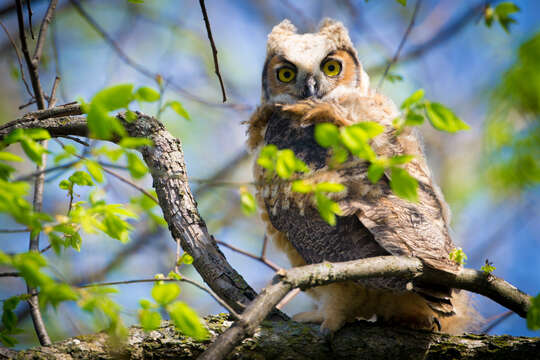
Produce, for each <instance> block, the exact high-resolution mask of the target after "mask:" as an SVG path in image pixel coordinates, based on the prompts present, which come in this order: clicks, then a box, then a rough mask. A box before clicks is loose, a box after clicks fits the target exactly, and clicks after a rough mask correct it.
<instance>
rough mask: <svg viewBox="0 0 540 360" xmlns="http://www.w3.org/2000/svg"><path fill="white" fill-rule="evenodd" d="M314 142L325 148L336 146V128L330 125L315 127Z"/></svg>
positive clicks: (337, 134) (324, 124)
mask: <svg viewBox="0 0 540 360" xmlns="http://www.w3.org/2000/svg"><path fill="white" fill-rule="evenodd" d="M315 141H317V143H318V144H319V145H321V146H322V147H325V148H327V147H330V146H333V145H336V144H338V143H339V130H338V128H337V126H336V125H334V124H330V123H322V124H317V125H315Z"/></svg>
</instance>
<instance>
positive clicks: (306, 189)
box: [291, 180, 315, 194]
mask: <svg viewBox="0 0 540 360" xmlns="http://www.w3.org/2000/svg"><path fill="white" fill-rule="evenodd" d="M291 189H292V191H294V192H297V193H301V194H309V193H311V192H313V191H314V190H315V187H314V186H313V184H310V183H308V182H306V181H305V180H295V181H293V183H292V186H291Z"/></svg>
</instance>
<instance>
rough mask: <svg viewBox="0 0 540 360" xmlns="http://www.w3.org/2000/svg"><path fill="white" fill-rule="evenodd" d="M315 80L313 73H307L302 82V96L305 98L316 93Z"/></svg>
mask: <svg viewBox="0 0 540 360" xmlns="http://www.w3.org/2000/svg"><path fill="white" fill-rule="evenodd" d="M317 87H318V86H317V81H315V78H314V77H313V75H308V76H307V77H306V80H305V82H304V88H303V89H302V98H304V99H307V98H309V97H312V96H315V94H317V90H318V89H317Z"/></svg>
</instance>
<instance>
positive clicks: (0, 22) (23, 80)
mask: <svg viewBox="0 0 540 360" xmlns="http://www.w3.org/2000/svg"><path fill="white" fill-rule="evenodd" d="M0 26H2V29H4V32H5V33H6V35H7V37H8V40H9V42H10V43H11V46H13V50H15V55H17V62H18V63H19V71H20V72H21V80H22V82H23V84H24V87H25V88H26V91H27V92H28V94H29V95H30V96H34V95H33V94H32V91H30V85H28V82H27V81H26V77H25V76H24V67H23V63H22V59H21V53H20V52H19V48H18V47H17V44H15V40H13V38H12V37H11V34H10V33H9V31H8V29H7V28H6V26H5V25H4V23H3V22H2V21H0ZM30 103H32V101H31V102H30ZM19 109H20V107H19Z"/></svg>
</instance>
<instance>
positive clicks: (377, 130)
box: [348, 121, 384, 139]
mask: <svg viewBox="0 0 540 360" xmlns="http://www.w3.org/2000/svg"><path fill="white" fill-rule="evenodd" d="M348 128H349V129H362V131H364V133H365V134H366V136H367V138H368V139H372V138H374V137H375V136H377V135H379V134H381V133H382V132H384V126H382V125H381V124H378V123H376V122H374V121H362V122H359V123H357V124H354V125H350V126H348Z"/></svg>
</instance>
